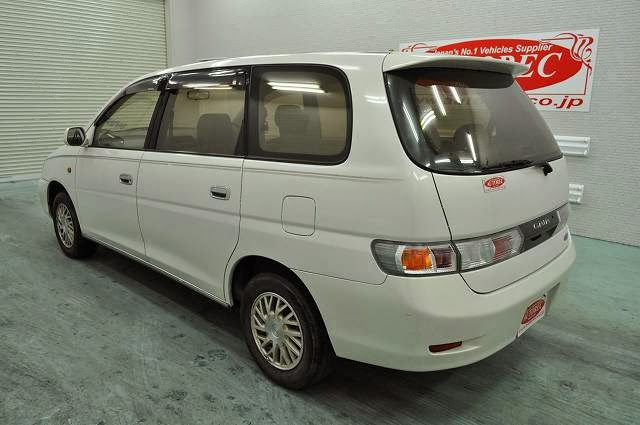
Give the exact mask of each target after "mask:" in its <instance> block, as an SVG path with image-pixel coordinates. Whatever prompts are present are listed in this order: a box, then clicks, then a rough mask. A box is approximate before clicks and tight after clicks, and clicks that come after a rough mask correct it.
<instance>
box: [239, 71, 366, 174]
mask: <svg viewBox="0 0 640 425" xmlns="http://www.w3.org/2000/svg"><path fill="white" fill-rule="evenodd" d="M273 71H299V72H305V71H313V72H324V73H325V74H328V75H333V76H334V77H336V78H337V79H338V81H339V82H340V83H341V84H342V86H343V88H344V92H345V109H346V112H347V123H346V124H347V128H346V130H347V134H346V136H347V137H346V141H345V147H344V149H343V150H342V152H340V154H339V155H340V156H339V158H338V159H337V160H335V161H329V160H326V159H323V158H326V156H325V157H323V156H320V155H308V154H286V155H280V154H279V153H277V152H275V153H271V154H270V155H271V156H266V155H265V156H263V154H262V153H263V152H266V151H263V150H262V149H260V145H259V143H260V142H259V130H260V129H259V126H258V110H259V104H260V99H259V98H258V90H259V87H260V77H261V76H262V74H264V73H265V72H273ZM248 112H249V121H248V122H249V128H248V132H247V133H248V134H247V146H246V149H247V150H246V152H247V159H252V160H257V161H269V162H285V163H295V164H310V165H323V166H331V165H340V164H342V163H344V162H345V161H346V160H347V158H349V155H350V153H351V141H352V139H353V102H352V93H351V86H350V84H349V78H348V77H347V75H346V74H345V73H344V71H343V70H341V69H340V68H338V67H335V66H332V65H325V64H313V63H283V64H260V65H253V66H252V67H251V79H250V93H249V111H248Z"/></svg>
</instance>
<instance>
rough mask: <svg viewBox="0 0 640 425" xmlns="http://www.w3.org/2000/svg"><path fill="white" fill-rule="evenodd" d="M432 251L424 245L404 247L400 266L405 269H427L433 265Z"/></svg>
mask: <svg viewBox="0 0 640 425" xmlns="http://www.w3.org/2000/svg"><path fill="white" fill-rule="evenodd" d="M431 258H432V253H431V250H430V249H429V248H426V247H419V248H417V247H416V248H414V247H406V248H405V249H404V251H402V256H401V259H400V260H401V262H402V267H403V268H404V269H405V270H407V271H418V270H429V269H431V268H432V267H433V262H432V260H431Z"/></svg>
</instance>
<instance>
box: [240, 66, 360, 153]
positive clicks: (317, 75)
mask: <svg viewBox="0 0 640 425" xmlns="http://www.w3.org/2000/svg"><path fill="white" fill-rule="evenodd" d="M252 78H255V81H256V83H257V89H256V94H255V95H254V97H256V98H257V101H258V102H257V117H258V122H257V127H258V128H257V131H255V132H254V133H257V143H256V141H255V140H252V143H251V144H250V152H249V154H250V155H251V156H252V157H261V158H268V159H284V160H292V161H301V162H315V163H326V164H333V163H338V162H341V161H342V160H344V159H345V158H346V156H347V154H348V151H349V143H350V138H351V134H350V133H351V106H350V98H349V92H348V89H347V84H346V81H345V78H344V76H343V75H342V74H340V73H339V72H338V71H337V70H335V69H333V68H328V67H316V66H314V67H309V66H287V67H285V66H282V67H280V66H279V67H275V68H274V67H257V72H256V75H255V77H252ZM254 136H255V134H254Z"/></svg>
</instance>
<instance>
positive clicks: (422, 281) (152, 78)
mask: <svg viewBox="0 0 640 425" xmlns="http://www.w3.org/2000/svg"><path fill="white" fill-rule="evenodd" d="M522 72H526V68H525V67H523V66H522V65H519V64H516V63H510V62H505V61H500V60H494V59H488V58H474V57H456V56H444V55H417V54H405V53H390V54H377V53H315V54H296V55H274V56H253V57H245V58H235V59H221V60H212V61H206V62H200V63H195V64H191V65H185V66H179V67H176V68H170V69H166V70H163V71H160V72H156V73H152V74H149V75H146V76H144V77H141V78H139V79H137V80H135V81H133V82H132V83H130V84H129V85H127V86H126V87H124V88H123V89H121V90H120V91H119V92H118V93H117V94H116V95H115V96H114V97H113V98H112V99H111V100H110V101H109V102H108V103H107V105H106V106H105V107H104V108H103V109H102V111H101V112H100V113H98V115H97V116H96V117H95V118H94V119H93V120H92V121H91V122H89V123H87V124H86V125H85V126H83V127H72V128H69V129H68V130H67V132H66V139H65V140H66V145H65V146H62V147H60V148H58V149H57V150H56V151H55V152H54V153H52V154H51V156H50V157H49V158H48V159H47V161H46V163H45V164H44V169H43V173H42V178H41V179H40V181H39V187H40V194H41V199H42V206H43V208H44V210H45V211H46V212H47V214H49V215H50V216H51V217H52V220H53V227H54V230H55V234H56V237H57V240H58V242H59V245H60V248H61V249H62V251H63V252H64V253H65V254H66V255H67V256H69V257H71V258H81V257H87V256H89V255H91V254H92V253H93V252H94V251H95V249H96V246H97V245H98V244H99V245H104V246H106V247H109V248H111V249H113V250H115V251H118V252H120V253H122V254H124V255H126V256H129V257H131V258H133V259H135V260H137V261H139V262H141V263H143V264H145V265H147V266H149V267H151V268H153V269H155V270H158V271H160V272H162V273H164V274H166V275H167V276H169V277H171V278H173V279H175V280H176V281H178V282H180V283H182V284H184V285H187V286H189V287H191V288H193V289H194V290H196V291H199V292H201V293H202V294H204V295H206V296H207V297H209V298H211V299H213V300H215V301H217V302H219V303H221V304H224V305H226V306H229V307H232V306H234V307H237V308H238V311H239V313H240V317H241V321H242V329H243V333H244V337H245V339H246V342H247V346H248V349H249V351H250V352H251V354H252V355H253V357H254V359H255V360H256V362H257V364H258V365H259V366H260V368H261V369H262V370H263V371H264V373H265V374H266V375H267V376H268V377H269V378H271V379H272V380H274V381H275V382H277V383H279V384H281V385H284V386H286V387H289V388H303V387H305V386H308V385H310V384H312V383H314V382H316V381H318V380H319V379H321V378H322V377H324V376H325V375H326V374H327V373H328V372H329V371H330V368H331V364H332V360H333V359H334V358H335V357H336V356H338V357H343V358H348V359H353V360H357V361H361V362H366V363H371V364H375V365H380V366H384V367H389V368H395V369H402V370H409V371H430V370H438V369H447V368H453V367H457V366H462V365H466V364H469V363H473V362H476V361H478V360H481V359H483V358H485V357H487V356H489V355H491V354H492V353H495V352H496V351H498V350H500V349H501V348H503V347H505V346H506V345H507V344H509V343H510V342H512V341H514V340H515V339H516V338H518V337H520V336H521V335H522V334H523V332H525V331H526V330H527V329H528V328H529V327H530V326H531V325H532V324H533V323H535V322H537V321H538V320H539V319H541V318H542V317H543V316H544V315H545V314H547V313H548V311H549V308H550V307H552V306H553V303H554V301H555V300H556V296H557V294H558V290H559V288H560V287H561V286H562V285H564V284H565V282H566V280H567V271H568V269H569V267H570V266H571V264H572V263H573V261H574V259H575V250H574V247H573V243H572V240H571V236H570V234H569V229H568V227H567V218H568V214H569V209H568V206H567V198H568V181H567V167H566V164H565V160H564V158H563V156H562V153H561V152H560V150H559V148H558V145H557V144H556V141H555V139H554V137H553V135H552V134H551V132H550V130H549V128H548V127H547V125H546V124H545V122H544V120H543V119H542V117H541V116H540V114H539V113H538V112H537V111H536V109H535V108H534V106H533V104H532V103H531V101H530V100H529V99H528V98H527V96H526V95H525V94H524V93H523V92H522V90H521V89H520V88H519V87H518V84H517V83H516V82H515V80H514V76H516V75H518V74H519V73H522Z"/></svg>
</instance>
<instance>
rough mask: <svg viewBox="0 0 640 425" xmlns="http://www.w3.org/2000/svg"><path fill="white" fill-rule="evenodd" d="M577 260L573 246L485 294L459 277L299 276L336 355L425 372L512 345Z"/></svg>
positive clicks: (554, 294) (552, 298)
mask: <svg viewBox="0 0 640 425" xmlns="http://www.w3.org/2000/svg"><path fill="white" fill-rule="evenodd" d="M574 260H575V248H574V245H573V241H570V243H569V246H568V248H567V249H566V250H565V251H563V252H562V253H561V254H560V255H559V256H558V257H556V258H555V259H554V260H553V261H551V262H550V263H548V264H546V265H545V266H543V267H542V268H540V269H539V270H537V271H535V272H534V273H532V274H530V275H528V276H526V277H524V278H522V279H520V280H518V281H516V282H514V283H512V284H511V285H508V286H506V287H504V288H501V289H499V290H496V291H494V292H491V293H487V294H478V293H476V292H473V291H472V290H471V289H470V288H469V287H468V286H467V285H466V283H465V282H464V280H463V279H462V277H461V276H460V275H459V274H451V275H444V276H432V277H428V278H406V277H396V276H389V277H388V278H387V280H386V281H385V282H384V283H383V284H382V285H368V284H363V283H357V282H352V281H344V280H340V279H335V278H331V277H327V276H321V275H316V274H311V273H306V272H298V274H299V276H300V278H301V279H302V280H303V282H305V284H306V285H307V287H308V289H309V291H310V292H311V294H312V295H313V297H314V299H315V301H316V303H317V304H318V307H319V309H320V312H321V314H322V317H323V319H324V321H325V325H326V327H327V331H328V333H329V337H330V338H331V342H332V344H333V347H334V350H335V352H336V354H337V355H338V356H340V357H345V358H349V359H352V360H357V361H361V362H365V363H371V364H375V365H379V366H384V367H389V368H393V369H401V370H409V371H429V370H439V369H449V368H454V367H458V366H463V365H466V364H470V363H473V362H476V361H478V360H481V359H483V358H485V357H487V356H489V355H491V354H493V353H495V352H496V351H498V350H500V349H501V348H503V347H505V346H506V345H508V344H509V343H511V342H512V341H513V340H514V339H515V337H516V333H517V330H518V327H519V324H520V321H521V319H522V316H523V314H524V311H525V309H526V308H527V307H528V306H529V305H530V304H531V303H532V302H533V301H535V300H536V299H537V298H539V297H540V296H541V295H543V294H545V293H546V294H547V297H548V298H547V302H548V304H547V305H548V306H549V309H550V308H551V307H553V304H554V302H555V299H556V297H557V295H558V291H559V289H560V288H561V287H562V286H563V285H564V284H566V281H567V272H568V270H569V268H570V267H571V265H572V264H573V262H574ZM547 313H548V312H547ZM455 341H462V345H461V346H460V347H458V348H455V349H452V350H449V351H445V352H441V353H431V352H429V349H428V347H429V345H436V344H444V343H448V342H455Z"/></svg>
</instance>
